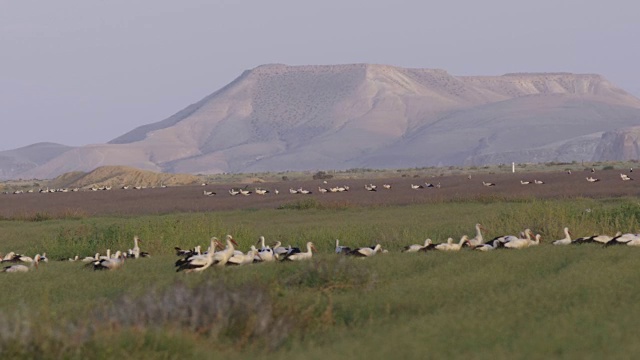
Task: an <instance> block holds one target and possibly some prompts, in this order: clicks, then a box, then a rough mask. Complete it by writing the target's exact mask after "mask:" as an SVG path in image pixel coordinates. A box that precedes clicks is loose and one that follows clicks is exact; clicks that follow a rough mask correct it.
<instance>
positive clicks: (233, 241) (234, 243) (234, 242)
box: [229, 238, 239, 246]
mask: <svg viewBox="0 0 640 360" xmlns="http://www.w3.org/2000/svg"><path fill="white" fill-rule="evenodd" d="M229 241H231V242H232V243H233V245H235V246H239V245H238V243H237V242H236V241H235V240H233V238H231V239H229Z"/></svg>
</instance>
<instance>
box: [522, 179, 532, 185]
mask: <svg viewBox="0 0 640 360" xmlns="http://www.w3.org/2000/svg"><path fill="white" fill-rule="evenodd" d="M520 184H522V185H529V184H531V181H524V180H520Z"/></svg>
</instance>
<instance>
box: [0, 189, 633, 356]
mask: <svg viewBox="0 0 640 360" xmlns="http://www.w3.org/2000/svg"><path fill="white" fill-rule="evenodd" d="M302 210H303V211H301V210H300V209H299V208H296V207H293V208H286V209H279V210H275V209H274V210H259V211H230V212H216V213H200V214H173V215H163V216H142V217H130V218H115V217H105V218H80V219H51V220H43V221H18V220H13V221H3V222H0V233H1V234H2V237H1V238H0V249H3V250H5V251H8V250H14V251H19V252H26V253H27V254H29V255H32V253H35V252H42V251H44V250H45V249H46V250H47V253H48V254H50V257H52V258H55V257H71V256H73V255H75V254H79V255H89V254H93V253H95V252H96V251H99V252H102V253H104V250H105V249H106V248H110V249H111V250H112V251H114V250H115V249H127V248H129V247H131V246H132V244H131V242H132V241H131V238H132V237H133V235H134V234H138V235H139V236H140V237H141V238H142V239H143V241H144V243H143V244H142V245H141V246H142V248H143V250H145V251H150V252H151V253H152V254H153V256H152V257H151V258H149V259H140V260H131V261H127V262H126V263H125V264H124V266H123V268H122V269H119V270H118V271H113V272H93V271H91V270H89V269H86V268H83V266H82V265H81V264H78V263H69V262H56V261H51V262H49V263H48V264H43V265H41V266H40V268H39V269H38V270H37V271H32V272H29V273H26V274H2V276H0V286H1V288H2V289H3V291H2V293H0V309H1V310H0V354H1V355H2V356H3V357H7V358H16V357H23V358H25V357H26V358H30V357H40V358H47V357H50V358H60V357H63V358H81V357H87V356H91V357H92V358H115V357H122V356H128V357H136V358H159V357H160V358H175V357H185V356H187V357H189V358H202V359H205V358H211V357H212V356H213V355H216V356H224V357H227V356H228V357H231V356H234V357H238V358H255V357H260V358H273V359H281V358H300V355H299V353H298V351H303V353H304V357H305V358H311V359H313V358H327V356H329V357H330V358H376V359H377V358H389V357H391V356H399V357H404V358H424V357H433V358H547V357H551V358H587V359H588V358H603V357H613V358H626V357H632V356H633V355H634V354H636V353H638V351H640V343H638V342H636V341H635V338H634V331H635V328H636V324H637V323H638V321H640V312H638V311H637V305H636V304H637V303H638V300H640V288H638V287H637V286H634V285H633V284H635V278H636V277H637V271H636V268H637V256H638V254H637V253H636V252H637V251H636V250H637V249H633V248H628V247H623V246H619V247H610V248H607V249H603V248H602V247H600V246H592V245H583V246H569V247H561V248H558V247H553V246H550V245H548V243H546V244H543V245H541V246H539V247H535V248H529V249H526V250H522V251H506V250H505V251H494V252H491V253H486V254H485V253H478V252H472V251H468V250H466V251H461V252H459V253H454V254H450V253H429V254H402V253H400V252H399V249H400V248H401V247H402V246H404V245H407V244H410V243H417V242H421V240H423V239H424V238H425V237H431V238H432V239H434V240H435V241H441V240H443V239H446V237H448V236H453V237H459V236H460V235H462V234H465V233H466V234H472V232H473V225H474V224H475V223H476V222H480V223H482V224H483V225H484V226H485V227H486V228H488V229H489V230H490V233H489V234H486V235H487V237H490V236H494V235H500V234H505V233H517V232H519V231H520V230H522V229H523V228H525V227H529V228H531V229H533V230H534V231H535V232H539V233H542V234H543V236H544V238H545V239H546V240H553V239H556V238H561V237H563V235H562V228H563V227H564V226H569V227H570V228H571V229H572V231H573V232H574V234H575V236H583V235H589V234H591V233H610V234H611V233H614V232H615V231H617V230H622V231H634V232H635V231H637V228H638V222H639V221H640V205H638V203H637V201H635V199H615V200H590V199H575V200H554V201H536V200H532V201H516V202H502V201H495V202H492V201H480V202H464V203H442V204H437V205H413V206H402V207H378V208H357V207H346V208H317V207H313V206H312V207H309V208H307V207H302ZM226 233H231V234H234V236H235V237H236V239H237V240H238V241H239V243H240V245H241V247H242V248H243V249H245V248H247V247H248V246H249V245H250V244H252V243H254V241H255V240H256V239H257V236H259V235H265V236H266V237H267V239H268V240H269V241H274V240H276V239H278V240H282V241H283V242H284V243H285V244H287V243H291V244H292V245H303V244H304V243H305V242H306V241H314V243H315V244H316V247H317V248H318V250H319V253H318V254H316V255H314V259H313V260H312V261H309V262H305V263H286V264H284V263H283V264H275V263H274V264H256V265H252V266H247V267H239V268H224V269H210V270H209V271H207V272H204V273H202V274H191V275H186V274H182V273H175V271H174V268H173V266H172V263H173V261H174V260H175V255H173V254H172V248H173V246H174V245H180V246H183V247H191V246H193V245H196V244H204V243H206V241H207V239H208V238H209V237H210V236H211V235H217V236H219V237H220V236H224V234H226ZM336 238H339V239H340V240H341V242H342V243H345V244H346V245H351V246H360V245H370V244H372V243H375V242H380V243H381V244H383V246H384V247H385V248H388V249H389V250H390V253H389V254H386V255H384V256H376V257H374V258H370V259H364V260H362V259H354V258H345V257H341V256H337V255H335V254H332V253H331V252H332V250H333V244H334V240H335V239H336Z"/></svg>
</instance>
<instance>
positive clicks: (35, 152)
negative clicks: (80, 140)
mask: <svg viewBox="0 0 640 360" xmlns="http://www.w3.org/2000/svg"><path fill="white" fill-rule="evenodd" d="M71 149H73V147H71V146H66V145H60V144H54V143H37V144H32V145H29V146H25V147H22V148H19V149H14V150H6V151H0V180H5V179H17V178H19V177H20V174H22V173H24V172H26V171H29V170H31V169H33V168H35V167H37V166H39V165H42V164H44V163H46V162H47V161H49V160H51V159H53V158H55V157H56V156H59V155H61V154H63V153H65V152H67V151H69V150H71Z"/></svg>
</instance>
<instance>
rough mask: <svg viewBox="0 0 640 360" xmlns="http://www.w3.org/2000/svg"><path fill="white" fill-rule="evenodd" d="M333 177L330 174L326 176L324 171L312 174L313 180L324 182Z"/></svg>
mask: <svg viewBox="0 0 640 360" xmlns="http://www.w3.org/2000/svg"><path fill="white" fill-rule="evenodd" d="M332 178H333V175H331V174H327V173H326V172H324V171H318V172H317V173H315V174H313V180H326V179H332Z"/></svg>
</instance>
